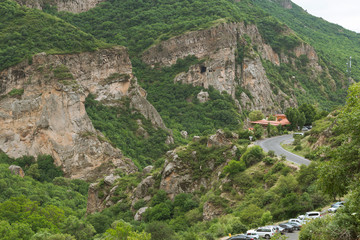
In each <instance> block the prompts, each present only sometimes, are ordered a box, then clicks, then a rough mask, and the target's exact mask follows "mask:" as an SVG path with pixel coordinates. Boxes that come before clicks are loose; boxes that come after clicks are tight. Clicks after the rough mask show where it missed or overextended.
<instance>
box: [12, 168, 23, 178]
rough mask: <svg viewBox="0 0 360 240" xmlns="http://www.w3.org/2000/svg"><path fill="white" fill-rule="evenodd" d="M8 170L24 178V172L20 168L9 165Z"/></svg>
mask: <svg viewBox="0 0 360 240" xmlns="http://www.w3.org/2000/svg"><path fill="white" fill-rule="evenodd" d="M9 170H10V171H11V173H12V174H15V175H18V176H20V177H22V178H23V177H25V172H24V170H23V169H22V168H21V167H20V166H16V165H11V166H10V167H9Z"/></svg>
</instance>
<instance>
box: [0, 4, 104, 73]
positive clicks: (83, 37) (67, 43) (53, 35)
mask: <svg viewBox="0 0 360 240" xmlns="http://www.w3.org/2000/svg"><path fill="white" fill-rule="evenodd" d="M0 13H1V14H0V71H1V70H3V69H5V68H7V67H10V66H12V65H14V64H16V63H19V62H20V61H22V60H24V59H26V58H29V59H31V56H32V55H33V54H36V53H40V52H47V53H74V52H84V51H93V50H95V49H97V48H98V47H101V46H106V45H105V44H104V43H101V42H100V41H98V40H96V39H95V38H94V37H93V36H92V35H90V34H87V33H84V32H82V31H80V30H79V29H77V28H76V27H74V26H72V25H71V24H69V23H66V22H65V21H63V20H61V19H59V18H57V17H54V16H51V15H49V14H46V13H44V12H42V11H40V10H37V9H30V8H27V7H21V6H20V5H18V4H17V3H15V2H14V1H11V0H3V1H1V2H0ZM29 62H31V60H29Z"/></svg>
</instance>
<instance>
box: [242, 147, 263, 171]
mask: <svg viewBox="0 0 360 240" xmlns="http://www.w3.org/2000/svg"><path fill="white" fill-rule="evenodd" d="M264 157H265V154H264V151H263V150H262V148H261V147H260V146H253V147H251V148H248V149H247V150H246V152H245V153H244V155H242V156H241V160H242V161H244V162H245V165H246V167H250V166H252V165H254V164H256V163H258V162H260V161H261V160H262V159H263V158H264Z"/></svg>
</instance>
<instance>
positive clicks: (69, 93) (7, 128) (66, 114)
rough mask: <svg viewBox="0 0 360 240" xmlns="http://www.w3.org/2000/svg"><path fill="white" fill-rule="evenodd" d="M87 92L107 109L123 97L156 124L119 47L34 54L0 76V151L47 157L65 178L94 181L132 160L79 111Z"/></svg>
mask: <svg viewBox="0 0 360 240" xmlns="http://www.w3.org/2000/svg"><path fill="white" fill-rule="evenodd" d="M90 93H91V94H93V95H94V96H95V98H96V99H97V100H99V101H102V102H104V103H105V104H109V105H116V104H119V103H120V104H121V99H122V98H123V97H129V98H130V101H131V104H132V106H133V107H134V108H135V109H137V110H138V111H139V112H141V113H143V114H144V115H145V117H147V118H148V119H150V120H151V122H153V123H154V124H155V125H156V126H158V127H160V128H164V129H166V128H165V125H164V123H163V122H162V119H161V117H160V115H159V114H158V113H157V111H156V110H155V108H154V107H153V106H152V105H151V104H150V103H149V102H148V101H147V100H146V99H145V97H144V96H145V95H146V94H145V91H144V90H142V89H141V88H140V87H139V86H138V85H137V81H136V78H134V76H133V74H132V66H131V62H130V59H129V56H128V53H127V51H126V49H125V48H123V47H116V48H112V49H102V50H99V51H95V52H85V53H80V54H72V55H67V54H65V55H47V54H38V55H36V56H34V57H33V59H32V63H31V64H29V63H28V61H24V62H22V63H20V64H18V65H16V66H13V67H11V68H9V69H6V70H4V71H2V72H0V95H1V96H2V97H1V98H0V99H1V100H0V125H1V128H0V149H1V150H2V151H4V152H5V153H7V154H8V155H9V156H11V157H14V158H17V157H20V156H23V155H32V156H37V155H39V154H50V155H52V156H53V158H54V159H55V163H56V165H58V166H62V169H63V170H64V172H65V174H66V176H68V177H71V178H81V179H88V180H91V179H95V178H97V177H99V176H104V175H105V174H106V175H107V174H109V173H111V172H112V171H113V170H114V169H115V168H120V169H122V170H123V172H125V173H130V172H134V171H137V168H136V167H135V165H134V164H133V162H132V161H131V160H130V159H128V158H125V157H124V156H123V155H122V153H121V151H120V150H119V149H116V148H114V147H113V146H112V145H111V144H110V143H108V142H107V141H106V140H105V138H104V137H103V136H102V134H101V133H99V132H98V131H96V130H95V129H94V127H93V125H92V123H91V121H90V119H89V117H88V115H87V113H86V111H85V105H84V102H85V98H86V97H87V95H88V94H90Z"/></svg>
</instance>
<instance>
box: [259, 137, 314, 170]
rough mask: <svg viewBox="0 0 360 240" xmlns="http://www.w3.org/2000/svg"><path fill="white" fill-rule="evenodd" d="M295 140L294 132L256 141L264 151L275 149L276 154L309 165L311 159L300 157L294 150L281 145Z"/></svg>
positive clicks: (299, 163)
mask: <svg viewBox="0 0 360 240" xmlns="http://www.w3.org/2000/svg"><path fill="white" fill-rule="evenodd" d="M291 140H293V136H292V134H289V135H282V136H277V137H272V138H267V139H264V140H258V141H256V142H255V144H256V145H259V146H260V147H262V148H263V149H264V151H266V152H268V151H269V150H273V151H274V152H275V154H276V155H278V156H280V155H284V156H285V157H286V159H287V160H288V161H290V162H293V163H296V164H298V165H301V164H305V165H306V166H308V165H309V164H310V162H311V161H309V160H308V159H306V158H303V157H300V156H299V155H296V154H294V153H292V152H289V151H286V150H285V149H284V148H283V147H281V145H280V143H282V142H285V141H291Z"/></svg>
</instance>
